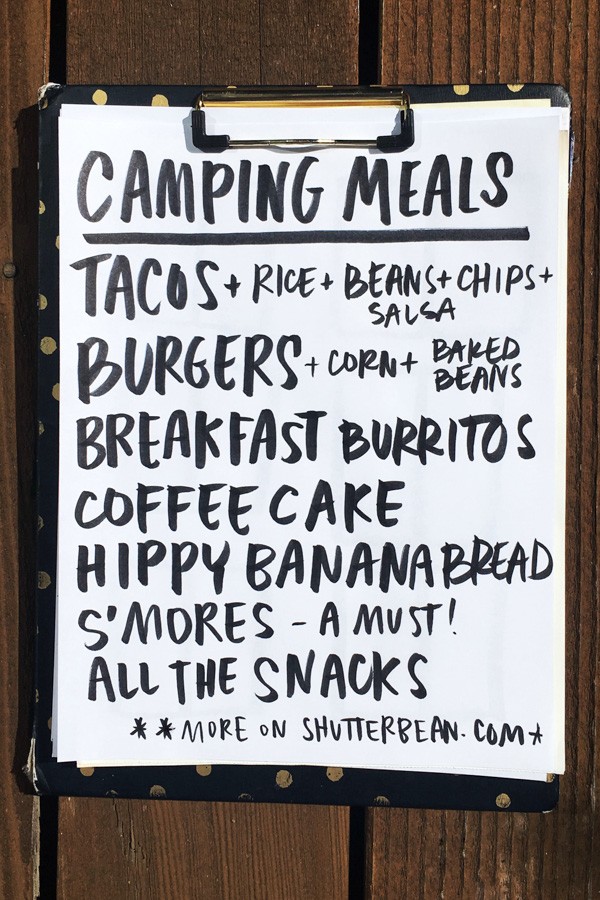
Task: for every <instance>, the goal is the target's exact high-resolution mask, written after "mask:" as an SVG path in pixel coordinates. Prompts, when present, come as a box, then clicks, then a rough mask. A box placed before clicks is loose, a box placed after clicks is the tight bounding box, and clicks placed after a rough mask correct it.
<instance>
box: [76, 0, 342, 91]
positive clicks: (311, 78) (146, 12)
mask: <svg viewBox="0 0 600 900" xmlns="http://www.w3.org/2000/svg"><path fill="white" fill-rule="evenodd" d="M98 35H101V36H102V39H101V40H99V39H98ZM357 40H358V7H357V4H356V3H354V2H352V0H331V2H328V3H323V2H319V0H305V2H303V0H243V2H235V0H224V2H221V3H218V2H216V0H153V2H150V0H143V2H139V3H136V2H134V0H110V2H108V3H106V4H95V3H92V2H90V0H70V2H69V4H68V21H67V72H68V80H69V82H71V83H72V84H92V83H99V84H315V83H327V84H352V83H354V82H355V81H356V78H357V66H358V51H357ZM107 48H109V49H107Z"/></svg>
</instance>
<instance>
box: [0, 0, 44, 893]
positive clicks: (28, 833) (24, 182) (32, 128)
mask: <svg viewBox="0 0 600 900" xmlns="http://www.w3.org/2000/svg"><path fill="white" fill-rule="evenodd" d="M49 6H50V4H49V2H47V0H31V2H30V3H27V4H26V5H25V4H23V5H20V4H16V3H11V2H10V0H1V2H0V82H1V83H2V92H1V97H0V129H1V132H2V153H0V179H1V185H0V379H1V383H2V389H1V390H0V497H1V498H2V499H1V502H0V543H1V546H2V564H1V566H0V616H1V621H2V628H0V721H1V722H2V729H1V730H0V794H1V797H2V800H1V802H0V895H1V896H2V897H11V898H12V897H14V898H30V897H32V896H34V895H35V894H36V893H37V874H38V869H37V864H38V841H39V801H38V800H37V799H34V798H33V797H32V796H31V788H29V786H28V784H27V783H26V781H25V779H24V777H23V775H22V772H21V768H22V766H24V765H25V763H26V760H27V753H28V748H29V738H30V736H31V712H32V709H31V707H32V703H31V700H32V696H33V695H32V687H33V685H32V676H31V673H32V672H33V660H32V647H33V633H34V630H33V624H32V623H33V615H32V613H33V610H32V601H33V597H34V590H35V561H34V560H35V557H34V554H33V546H34V503H33V475H32V472H33V436H34V434H35V428H34V424H35V322H36V299H37V288H36V284H37V259H36V247H37V243H36V233H37V224H38V203H37V171H36V162H37V108H35V103H36V99H37V89H38V87H39V86H40V85H41V84H42V83H43V82H44V81H45V80H47V54H48V22H49ZM6 263H12V264H14V266H15V267H16V274H15V275H14V277H7V275H6V274H5V270H4V268H3V267H4V266H5V264H6ZM6 273H7V274H10V270H6ZM17 373H18V378H17Z"/></svg>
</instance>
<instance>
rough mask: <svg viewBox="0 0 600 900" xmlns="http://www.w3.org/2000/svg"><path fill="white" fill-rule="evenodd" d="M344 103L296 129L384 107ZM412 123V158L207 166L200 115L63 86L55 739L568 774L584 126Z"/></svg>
mask: <svg viewBox="0 0 600 900" xmlns="http://www.w3.org/2000/svg"><path fill="white" fill-rule="evenodd" d="M238 112H239V111H238ZM363 113H364V118H363V119H362V121H363V123H366V124H363V125H360V118H361V117H363ZM279 117H280V114H275V113H274V112H273V111H272V110H265V111H258V110H256V111H252V114H245V116H239V115H237V117H236V114H235V113H234V114H231V113H226V111H224V110H219V111H218V112H216V113H213V114H212V115H211V118H210V121H209V126H210V130H215V131H218V130H222V131H223V132H227V133H231V134H232V135H234V134H236V136H240V137H241V136H246V135H247V134H248V131H247V129H249V128H251V129H252V134H251V135H250V136H258V135H261V136H272V135H273V129H274V125H275V126H277V132H278V135H277V136H280V137H285V136H289V135H290V134H291V135H294V136H298V130H299V128H300V126H301V125H302V124H303V123H302V122H301V121H299V120H298V121H296V120H295V119H294V117H293V116H291V115H290V116H288V114H287V112H286V118H285V120H284V121H282V122H279ZM356 117H357V114H356V113H355V112H353V113H352V115H351V116H350V115H349V113H348V110H343V111H340V110H327V112H326V118H325V117H324V115H323V114H322V113H319V111H316V112H315V113H313V111H310V122H309V123H308V124H307V127H306V129H305V132H306V134H302V136H309V131H310V130H311V129H312V131H313V132H315V133H316V134H317V135H319V134H320V135H321V136H322V128H323V126H324V123H326V122H327V123H329V126H330V128H331V129H332V130H334V129H337V131H336V134H344V135H346V136H359V137H360V136H363V135H362V134H358V133H357V132H352V128H353V127H354V126H356V127H358V128H359V130H360V129H361V128H362V131H365V129H366V130H368V129H371V130H370V132H369V133H370V134H371V135H372V134H373V131H372V128H373V127H375V126H376V127H377V128H379V127H381V128H382V129H383V130H384V131H385V130H387V131H389V130H390V127H392V126H393V117H392V118H390V113H389V112H386V111H382V110H381V109H378V110H375V111H369V110H367V111H363V110H361V111H360V113H359V125H356V122H355V121H354V120H355V118H356ZM415 120H416V142H415V145H414V147H412V148H411V149H410V150H409V151H406V152H405V153H401V154H389V155H384V154H378V153H376V152H369V151H361V150H357V149H339V148H336V149H329V150H325V149H322V150H318V151H312V150H308V149H304V150H302V151H301V152H295V153H284V152H282V151H277V150H269V149H254V150H245V151H236V150H228V151H227V152H226V153H224V154H220V155H214V156H211V155H205V154H203V153H201V152H199V151H197V150H195V149H194V148H192V146H191V141H190V135H189V112H188V111H186V110H177V109H162V108H152V109H141V108H135V109H127V108H110V107H105V108H103V109H98V108H94V107H88V106H86V107H72V106H65V107H63V110H62V112H61V118H60V252H61V272H60V279H61V282H60V290H61V324H60V353H61V376H60V498H59V550H58V553H59V561H60V567H59V584H58V628H57V632H58V636H57V659H58V664H57V690H56V703H55V706H56V708H55V710H54V716H55V723H56V724H57V723H58V721H60V728H58V727H56V725H55V729H54V734H53V738H54V748H55V753H56V756H57V758H58V759H59V760H77V761H80V762H81V761H85V762H87V763H89V764H95V765H111V764H126V763H132V762H135V763H140V764H141V763H148V762H151V761H154V762H158V763H170V764H175V763H182V764H183V763H197V762H213V763H216V762H221V763H272V764H308V765H342V766H349V767H350V766H355V767H365V768H382V769H386V768H389V769H414V770H418V771H434V772H457V773H458V772H463V773H470V774H483V775H493V774H496V775H497V774H502V775H513V776H514V777H523V778H538V779H539V778H544V777H545V773H546V772H561V771H563V769H564V759H563V716H564V713H563V705H564V704H563V696H562V690H563V688H562V685H563V680H564V659H563V627H564V626H563V612H562V609H563V571H564V549H563V543H564V537H563V532H564V426H565V422H564V365H565V360H564V341H565V267H566V266H565V249H564V248H565V240H566V226H565V218H566V216H565V211H566V172H567V154H568V132H565V131H564V122H563V121H562V120H561V115H560V111H558V110H555V109H535V110H531V109H529V110H527V111H526V112H523V111H521V110H518V109H514V110H511V111H509V110H507V109H506V108H503V109H502V110H500V111H498V110H494V109H490V110H480V111H478V113H477V115H474V114H473V112H469V111H466V112H464V113H463V112H462V111H457V112H455V113H454V112H453V115H452V116H450V115H449V113H448V112H447V111H446V110H430V109H428V108H427V107H423V108H421V109H418V110H417V111H416V112H415ZM304 124H306V123H304ZM561 126H563V130H561ZM236 128H237V129H238V131H237V132H236ZM286 129H287V132H286ZM90 154H92V156H90ZM142 154H143V155H142ZM361 157H363V158H364V162H361V160H360V158H361ZM357 159H358V160H359V161H358V162H355V161H356V160H357ZM86 160H87V161H88V166H87V168H86ZM132 160H133V161H134V163H135V164H136V165H137V170H136V172H134V169H133V168H132ZM165 160H172V161H173V170H172V171H173V173H174V174H177V173H178V172H182V171H183V174H182V175H181V184H180V187H181V197H182V202H181V204H180V209H179V210H178V211H177V209H176V206H174V205H173V199H172V198H171V200H170V199H169V195H168V193H167V192H166V191H163V200H162V204H163V207H164V210H161V208H160V205H161V199H160V193H161V191H160V190H158V189H157V183H158V181H159V172H160V170H161V166H163V173H164V172H165V171H167V168H168V166H169V165H170V164H169V163H168V162H167V163H164V161H165ZM243 161H245V162H243ZM282 164H284V165H283V168H279V167H281V166H282ZM182 165H184V166H189V169H188V170H187V171H188V172H189V177H190V178H191V179H192V181H193V208H192V205H191V199H190V198H191V195H192V191H191V190H190V192H189V194H188V206H187V207H186V205H185V202H184V193H185V190H186V188H185V179H186V178H187V177H188V175H187V174H186V173H185V169H184V170H180V166H182ZM353 166H358V167H361V166H362V167H363V168H362V170H361V171H362V179H363V183H362V188H361V186H360V185H357V186H356V190H355V191H354V193H353V190H352V188H349V182H350V181H351V178H350V176H351V172H352V170H353ZM165 167H167V168H165ZM260 167H263V168H262V169H261V168H260ZM286 167H287V171H286V172H284V169H285V168H286ZM128 169H129V186H128V189H129V192H130V195H131V196H130V197H129V198H127V196H126V190H127V187H126V184H127V179H128V175H127V173H128ZM146 171H147V173H148V174H147V189H146V187H145V181H144V179H145V173H146ZM86 172H87V174H86ZM259 172H260V176H259ZM278 172H279V176H280V178H281V179H283V178H284V176H285V188H284V193H283V204H282V209H283V220H282V221H277V211H276V209H275V211H274V207H273V206H269V204H268V203H267V202H266V201H265V199H264V196H263V200H262V201H260V200H259V201H258V211H259V213H260V216H262V218H261V217H260V216H259V214H258V213H257V195H258V193H259V191H258V188H257V179H258V178H259V177H260V178H261V179H263V180H264V184H266V179H267V177H268V175H269V173H271V174H272V176H273V188H272V190H273V192H275V187H274V185H275V181H276V178H277V174H278ZM461 172H462V179H461V177H460V176H461ZM82 173H83V174H82ZM403 173H404V174H403ZM203 174H204V178H205V180H204V182H203ZM446 177H447V178H448V183H447V184H446V181H445V179H446ZM245 178H246V179H247V182H246V181H244V179H245ZM369 178H371V183H370V184H371V188H370V190H371V193H372V196H371V197H369V186H368V179H369ZM377 178H379V181H378V182H377V181H376V179H377ZM294 179H296V185H297V188H298V190H297V192H296V195H295V200H294V202H292V187H293V182H294ZM428 181H429V187H430V192H429V202H430V209H428V208H427V203H428V200H427V185H428ZM461 183H462V188H461V186H460V185H461ZM264 184H263V186H264ZM447 187H449V190H446V188H447ZM211 190H212V199H211ZM361 190H362V192H361ZM442 190H443V191H444V193H442ZM411 191H412V192H414V193H408V192H411ZM263 195H264V191H263ZM245 197H246V198H247V199H246V200H245V199H244V198H245ZM78 198H79V199H78ZM352 199H353V201H354V202H353V204H352ZM369 201H371V202H369ZM261 203H262V207H261ZM388 204H389V213H388ZM311 209H312V212H313V213H314V215H313V214H312V213H311V212H310V210H311ZM244 210H246V212H244ZM261 210H262V212H261ZM344 212H345V217H344ZM161 213H162V214H161ZM213 217H214V221H212V219H213ZM279 218H281V216H279ZM301 219H304V220H305V221H300V220H301ZM423 229H428V232H427V234H425V235H424V234H423V231H422V230H423ZM464 229H470V233H469V235H465V233H464ZM486 230H487V231H486ZM390 231H394V232H395V233H397V235H396V240H395V241H394V242H387V241H383V240H382V238H383V237H385V236H386V235H387V234H389V232H390ZM307 232H309V233H310V232H315V233H316V235H313V237H312V238H307V239H306V242H304V243H298V242H297V235H298V234H305V233H307ZM357 232H358V234H357ZM282 233H285V235H287V237H286V238H285V241H286V242H275V241H277V240H280V239H281V236H282ZM331 233H333V234H335V235H338V237H337V238H336V242H331ZM132 235H133V237H132ZM165 235H166V236H167V238H166V242H164V241H165V237H164V236H165ZM211 235H220V236H221V238H213V240H215V241H217V242H216V243H210V244H207V242H206V237H207V236H211ZM231 235H238V236H240V237H237V238H231ZM159 236H162V238H161V237H159ZM407 236H408V237H410V239H409V240H407V239H406V238H407ZM342 238H343V241H342ZM466 238H468V239H466ZM181 241H184V242H185V241H187V243H181ZM218 241H221V242H218ZM244 241H246V243H244ZM248 241H253V242H248ZM93 258H94V259H93ZM111 272H112V276H111ZM130 273H131V274H130ZM140 273H141V275H140ZM278 275H279V286H278V281H277V279H278ZM477 277H479V280H478V281H477ZM474 278H475V282H476V286H474V284H473V282H474ZM129 279H130V281H131V283H130V285H129V286H128V282H129ZM184 281H185V289H184ZM111 283H112V288H111ZM86 284H87V300H86ZM303 294H304V295H305V296H303ZM86 307H87V308H86ZM470 341H471V342H472V343H471V349H472V350H473V353H472V355H473V356H474V358H473V359H472V360H471V361H470V360H469V358H468V355H469V342H470ZM86 342H87V348H88V349H86ZM134 342H135V343H134ZM461 346H462V347H463V349H462V350H460V347H461ZM147 347H148V348H149V349H148V351H147V356H146V348H147ZM449 348H454V349H453V350H452V351H450V352H451V353H452V358H451V359H448V352H449ZM436 350H437V357H436V356H435V351H436ZM103 354H104V355H103ZM161 354H162V364H161V362H160V360H161ZM444 354H445V355H444ZM126 356H129V357H131V358H132V359H134V364H133V367H130V369H131V371H129V372H128V373H127V379H126V375H125V371H124V370H125V369H126V367H127V364H126V362H125V359H126ZM144 359H146V360H147V363H148V367H149V368H148V373H147V376H148V377H147V382H148V383H147V386H146V387H145V388H143V384H142V382H143V381H144V379H145V377H146V376H145V375H144V374H143V367H144ZM253 359H254V367H253V365H252V360H253ZM86 360H87V362H86ZM157 360H158V363H157ZM344 361H345V363H346V366H345V368H346V371H341V370H342V369H343V367H344ZM361 365H362V368H363V371H360V367H361ZM86 367H87V370H88V376H89V377H88V378H87V381H86ZM436 370H438V374H437V376H436ZM441 370H444V372H441ZM157 371H158V375H157ZM161 372H162V374H161ZM334 373H338V374H334ZM111 374H112V375H113V376H114V382H115V383H114V384H113V385H112V386H110V387H109V381H110V378H109V376H110V375H111ZM436 377H437V379H438V386H439V387H440V389H439V390H437V389H436ZM457 377H458V378H459V380H460V389H459V388H458V387H457V386H456V384H455V379H456V378H457ZM492 378H493V383H494V389H493V390H491V389H490V379H492ZM126 381H127V383H126ZM450 382H452V386H449V387H442V385H445V384H449V383H450ZM86 384H87V385H88V387H89V394H88V393H87V390H88V388H86ZM136 385H138V386H137V387H136ZM477 417H479V418H477ZM78 422H79V423H80V424H79V445H78ZM344 423H347V424H346V425H345V424H344ZM113 426H114V427H113ZM111 427H113V439H112V449H110V451H109V452H108V453H107V440H108V443H111V441H110V429H111ZM206 428H208V437H206ZM115 432H116V433H119V432H121V433H122V436H121V437H120V438H115ZM107 434H108V435H109V438H108V439H107ZM241 435H244V436H243V437H241ZM344 435H345V439H344ZM344 440H345V443H344ZM377 443H379V445H380V450H379V453H378V452H376V450H375V449H374V444H377ZM360 448H362V449H364V450H365V451H366V452H364V453H362V454H361V453H360V452H359V449H360ZM344 450H345V455H344ZM253 454H254V455H253ZM486 455H487V459H486ZM112 457H114V459H113V458H112ZM469 457H471V458H469ZM109 462H110V464H109ZM114 462H116V465H114ZM95 463H97V465H95ZM209 485H213V486H215V485H216V486H218V485H222V487H213V488H212V489H209V488H208V487H207V486H209ZM140 486H141V487H140ZM241 488H244V489H245V490H243V491H242V490H240V489H241ZM107 492H108V496H109V497H110V496H111V492H112V493H113V494H114V497H115V502H114V505H113V507H112V516H113V518H114V519H115V520H119V519H121V520H122V522H123V524H121V525H118V524H111V523H110V522H109V521H107V520H106V519H104V520H103V521H100V520H99V519H98V521H97V522H96V519H97V517H100V519H102V517H103V509H104V500H105V497H106V496H107ZM378 492H379V494H378ZM144 497H145V498H146V499H145V500H144V499H143V498H144ZM169 497H170V499H171V521H170V522H169V509H168V502H169ZM154 504H157V505H156V507H155V506H154ZM188 504H189V505H188ZM199 504H202V509H199ZM228 504H229V505H230V506H229V511H228ZM213 505H214V506H213ZM243 507H249V508H248V509H247V510H245V511H242V508H243ZM107 509H108V506H107ZM236 509H237V510H238V512H236ZM84 526H85V527H84ZM477 539H480V542H479V543H478V541H477ZM484 542H485V543H484ZM259 545H263V546H262V548H261V547H260V546H259ZM97 547H100V548H103V549H101V550H100V551H97V549H95V548H97ZM477 547H479V552H480V555H481V556H482V558H483V557H485V556H486V553H487V554H488V555H489V556H490V558H491V562H490V561H489V560H486V559H484V561H483V562H482V563H481V564H480V568H481V569H482V570H483V572H480V573H479V574H478V575H477V576H475V575H473V574H472V567H471V568H469V566H468V565H466V564H465V565H459V564H458V563H456V565H455V567H454V568H452V566H453V563H452V562H451V561H452V560H454V561H456V560H457V559H458V557H459V556H460V555H461V554H464V558H465V559H470V558H471V557H472V554H473V553H474V552H475V549H476V548H477ZM314 548H316V550H315V549H314ZM336 548H339V549H338V550H337V551H336ZM444 548H445V549H444ZM163 551H164V552H163ZM102 552H103V553H104V559H105V564H104V571H103V572H102V575H100V572H99V569H96V570H90V571H89V572H88V573H87V574H86V573H85V572H84V571H83V570H82V567H83V568H85V562H86V559H87V562H88V563H89V564H92V563H94V561H95V562H96V563H99V562H100V556H99V555H98V554H99V553H102ZM336 552H337V565H338V567H339V571H335V570H336ZM119 554H120V559H121V576H119ZM253 554H254V555H253ZM163 555H164V559H163V558H162V557H163ZM271 556H272V557H273V560H272V561H271V562H269V563H268V564H265V565H264V567H261V565H260V564H259V562H257V563H256V565H254V566H253V560H254V559H256V560H258V561H262V560H264V559H265V558H266V557H269V558H270V557H271ZM148 557H149V558H150V562H151V563H156V564H154V565H153V564H150V565H149V566H147V573H146V572H145V570H144V560H145V559H147V558H148ZM321 557H326V559H327V566H328V567H329V571H330V575H329V576H328V575H327V573H326V571H325V570H323V569H320V568H319V559H320V558H321ZM127 558H128V562H127ZM219 558H222V560H225V561H224V562H223V563H222V567H221V570H219V568H218V566H217V568H216V571H214V572H211V570H210V566H212V567H213V568H214V567H215V560H218V559H219ZM511 558H512V564H510V563H507V560H509V559H511ZM159 560H160V561H159ZM353 560H354V561H353ZM444 560H446V564H445V566H444ZM78 565H79V566H80V572H79V575H78ZM326 568H327V567H326ZM490 568H491V569H494V571H495V572H496V575H494V574H493V573H492V572H489V571H488V570H489V569H490ZM509 569H512V577H511V579H510V583H509V580H508V578H507V572H508V570H509ZM550 569H552V571H551V572H550ZM181 570H183V571H181ZM469 572H471V577H467V576H468V575H469ZM445 575H446V583H445V580H444V579H445ZM462 576H465V579H464V580H461V581H460V582H459V581H458V579H459V578H461V577H462ZM496 576H497V577H496ZM532 576H535V577H532ZM380 579H383V585H381V584H380ZM453 581H456V582H457V583H452V582H453ZM146 582H147V583H146ZM128 622H129V625H128ZM145 623H147V625H146V624H145ZM203 623H204V624H203ZM369 623H370V624H369ZM379 626H381V632H382V633H380V627H379ZM146 628H147V632H148V633H147V634H145V633H144V631H145V629H146ZM369 632H370V633H369ZM86 645H87V646H86ZM214 672H216V678H215V677H214ZM219 673H220V675H221V680H220V681H219ZM203 680H204V681H207V682H208V683H209V687H208V688H203V687H202V684H203ZM197 681H198V683H199V685H200V686H199V687H198V688H197Z"/></svg>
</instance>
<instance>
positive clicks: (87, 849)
mask: <svg viewBox="0 0 600 900" xmlns="http://www.w3.org/2000/svg"><path fill="white" fill-rule="evenodd" d="M346 820H347V814H346V811H345V810H339V809H333V808H329V809H328V808H325V807H319V808H318V809H317V810H315V809H314V808H311V807H307V806H295V807H292V806H269V805H258V804H257V805H253V804H252V805H248V804H245V803H192V802H179V803H175V802H169V801H158V802H154V803H151V802H148V803H146V802H144V801H141V800H140V801H136V802H119V801H115V800H106V801H103V800H100V801H98V800H74V799H70V798H67V799H65V800H63V801H62V802H61V817H60V832H59V848H60V854H59V873H58V884H59V890H58V897H59V898H64V900H71V898H73V897H84V896H85V897H86V898H88V900H107V898H111V900H120V898H124V900H133V898H140V900H142V898H144V900H145V898H150V897H152V898H154V897H157V898H158V897H160V898H177V900H188V898H189V900H193V898H198V900H200V898H201V900H211V898H223V900H248V898H290V900H293V898H298V900H299V898H306V897H313V898H323V900H329V898H344V900H345V898H346V897H347V896H348V884H347V870H348V850H347V838H346ZM82 828H84V829H85V831H82Z"/></svg>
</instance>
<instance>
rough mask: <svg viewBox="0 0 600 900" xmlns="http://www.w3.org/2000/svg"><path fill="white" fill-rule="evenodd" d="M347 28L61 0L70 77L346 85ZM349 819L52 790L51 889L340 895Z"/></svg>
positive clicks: (331, 813) (327, 6)
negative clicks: (55, 808)
mask: <svg viewBox="0 0 600 900" xmlns="http://www.w3.org/2000/svg"><path fill="white" fill-rule="evenodd" d="M357 31H358V22H357V10H356V4H355V3H353V2H351V0H333V2H329V3H317V2H315V0H308V2H303V0H244V2H237V3H236V2H233V0H224V2H220V3H218V2H216V0H215V2H207V0H205V2H201V0H155V2H152V3H151V2H149V0H142V2H137V0H110V2H107V3H105V4H97V3H92V2H90V0H70V2H69V3H68V6H67V35H68V37H67V71H68V80H69V81H70V82H71V83H92V84H114V83H123V84H128V83H129V84H138V83H166V84H169V83H183V84H185V83H198V84H201V83H205V84H211V83H212V84H232V83H233V84H256V83H261V82H263V83H271V84H277V83H291V84H294V83H300V84H301V83H304V82H306V83H314V82H336V83H337V82H339V83H352V82H354V81H355V80H356V76H357V59H358V57H357ZM99 35H101V40H99ZM348 818H349V817H348V811H347V810H346V809H343V808H342V809H327V808H323V807H315V808H308V807H283V806H281V807H280V806H258V805H257V806H255V805H245V804H204V803H195V804H194V803H170V802H168V801H160V802H155V803H150V802H148V803H146V802H143V801H136V802H127V801H112V800H106V801H94V800H74V799H65V800H61V801H60V810H59V842H58V894H59V896H60V897H64V898H72V897H78V896H86V897H88V898H96V897H97V898H99V900H104V898H107V897H110V898H111V900H118V898H121V897H123V898H130V897H160V898H177V900H184V898H188V897H190V898H193V897H202V898H203V900H204V898H207V900H208V898H212V897H215V898H216V897H223V898H227V900H229V898H240V900H242V898H243V900H245V898H250V897H252V898H255V897H256V898H260V897H265V898H284V897H285V898H294V897H298V898H299V897H314V898H321V897H322V898H327V900H329V898H332V900H333V898H342V897H344V898H345V897H346V896H347V894H348ZM82 836H83V837H82Z"/></svg>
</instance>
